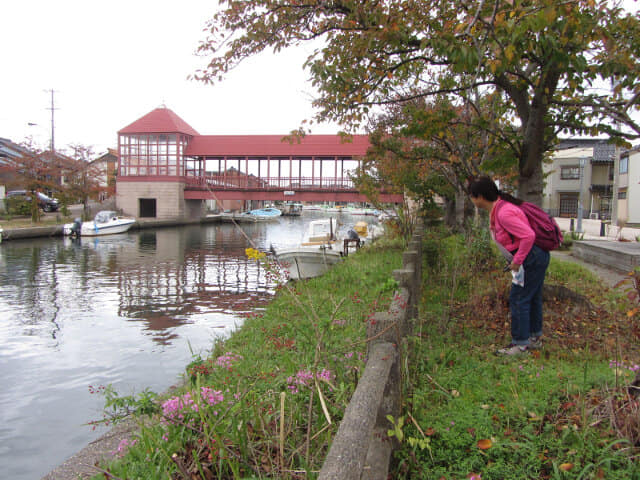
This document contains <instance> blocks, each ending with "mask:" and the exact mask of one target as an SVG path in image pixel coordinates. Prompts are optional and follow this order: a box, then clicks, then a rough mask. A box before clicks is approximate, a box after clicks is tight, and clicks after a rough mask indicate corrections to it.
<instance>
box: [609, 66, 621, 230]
mask: <svg viewBox="0 0 640 480" xmlns="http://www.w3.org/2000/svg"><path fill="white" fill-rule="evenodd" d="M617 86H618V81H617V80H616V78H615V77H614V78H613V79H611V90H612V92H611V93H613V95H616V99H617V94H616V87H617ZM614 126H615V129H616V130H617V131H620V128H621V126H620V120H617V119H616V121H615V122H614ZM615 148H616V149H615V154H614V156H613V192H612V193H611V205H610V206H609V208H610V209H611V225H612V226H614V227H617V226H618V182H619V181H620V180H619V176H618V172H619V170H620V147H619V146H618V145H617V144H616V147H615Z"/></svg>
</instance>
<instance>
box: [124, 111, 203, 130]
mask: <svg viewBox="0 0 640 480" xmlns="http://www.w3.org/2000/svg"><path fill="white" fill-rule="evenodd" d="M118 133H185V134H187V135H192V136H196V135H198V132H196V131H195V130H194V129H193V128H192V127H191V126H190V125H189V124H188V123H187V122H185V121H184V120H182V119H181V118H180V117H179V116H178V115H176V114H175V113H174V112H173V111H172V110H170V109H168V108H166V107H160V108H156V109H155V110H153V111H151V112H149V113H147V114H146V115H145V116H143V117H141V118H139V119H138V120H136V121H135V122H133V123H132V124H130V125H127V126H126V127H124V128H123V129H122V130H120V131H119V132H118Z"/></svg>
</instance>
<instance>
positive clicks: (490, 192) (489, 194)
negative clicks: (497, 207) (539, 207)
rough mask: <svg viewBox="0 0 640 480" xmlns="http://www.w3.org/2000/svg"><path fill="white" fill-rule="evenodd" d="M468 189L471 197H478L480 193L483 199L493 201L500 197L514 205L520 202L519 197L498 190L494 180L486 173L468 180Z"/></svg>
mask: <svg viewBox="0 0 640 480" xmlns="http://www.w3.org/2000/svg"><path fill="white" fill-rule="evenodd" d="M468 191H469V195H471V196H472V197H473V198H478V197H479V196H480V195H482V198H484V199H485V200H488V201H490V202H495V201H496V200H497V199H498V197H500V198H501V199H502V200H505V201H507V202H509V203H513V204H514V205H521V204H522V200H520V199H519V198H516V197H514V196H513V195H510V194H508V193H506V192H503V191H502V190H499V189H498V187H497V186H496V184H495V182H494V181H493V180H491V178H489V177H487V176H486V175H482V176H480V177H477V178H474V179H473V180H471V182H469V188H468Z"/></svg>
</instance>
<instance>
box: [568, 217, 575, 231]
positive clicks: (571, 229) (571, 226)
mask: <svg viewBox="0 0 640 480" xmlns="http://www.w3.org/2000/svg"><path fill="white" fill-rule="evenodd" d="M573 221H574V219H573V218H572V219H571V222H570V223H569V231H570V232H573V231H574V230H575V229H574V226H573Z"/></svg>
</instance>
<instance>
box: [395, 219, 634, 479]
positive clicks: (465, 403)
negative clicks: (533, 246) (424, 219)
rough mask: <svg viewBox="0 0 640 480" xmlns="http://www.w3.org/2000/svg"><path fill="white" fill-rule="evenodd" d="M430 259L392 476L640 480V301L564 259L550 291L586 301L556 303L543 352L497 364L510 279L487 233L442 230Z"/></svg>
mask: <svg viewBox="0 0 640 480" xmlns="http://www.w3.org/2000/svg"><path fill="white" fill-rule="evenodd" d="M424 253H425V263H426V265H425V270H424V289H423V290H424V298H423V303H422V309H421V318H420V320H419V322H418V323H417V325H416V331H415V332H416V335H415V336H414V337H413V338H412V339H411V348H410V349H409V350H410V352H411V356H410V359H409V362H408V365H409V367H408V369H407V371H406V376H407V379H408V380H407V381H408V390H407V391H408V393H407V395H406V399H405V409H404V413H403V416H402V418H401V419H400V422H402V423H403V424H404V427H403V431H402V435H401V437H402V439H403V441H402V443H401V445H400V449H399V450H398V451H397V452H396V456H395V459H396V460H395V463H394V471H393V472H392V474H391V477H393V478H434V479H466V478H474V479H483V480H487V479H569V478H571V479H573V478H576V479H578V478H584V479H586V478H595V479H598V478H616V479H640V467H639V465H638V456H639V454H640V448H639V446H640V407H639V404H638V399H637V398H635V399H634V398H632V397H631V396H630V395H629V394H628V393H627V388H626V387H627V385H629V383H630V382H631V381H632V380H633V378H634V376H635V374H636V370H637V368H638V367H637V364H638V363H640V351H639V348H638V345H639V343H640V342H639V340H640V319H639V318H638V314H637V310H634V308H635V306H636V305H635V304H634V303H633V301H635V300H633V301H632V300H630V299H629V298H627V296H626V295H624V294H623V293H624V292H621V291H614V290H609V289H606V288H604V287H603V285H602V284H601V283H600V282H599V280H598V279H597V278H596V277H595V276H594V275H592V274H591V273H590V272H588V271H587V270H585V269H584V268H582V267H580V266H578V265H575V264H571V263H568V262H562V261H556V260H555V259H552V263H551V265H550V268H549V272H548V276H547V283H549V284H552V283H553V284H556V285H561V286H565V287H569V288H571V289H572V290H573V291H574V292H575V293H577V294H578V295H576V296H575V297H574V298H575V299H570V300H567V299H563V300H554V299H551V300H549V301H546V302H545V325H544V327H545V332H546V333H545V335H546V338H545V340H546V343H545V347H544V349H543V350H542V351H540V352H535V353H534V354H532V355H528V356H520V357H508V358H504V357H497V356H495V355H494V353H493V352H494V351H495V350H496V349H497V348H498V347H500V346H502V345H503V344H506V343H509V340H510V338H509V336H510V335H509V320H508V319H509V311H508V305H507V298H508V289H509V277H508V275H506V274H504V273H503V272H502V268H501V262H499V261H498V260H497V257H496V255H495V252H494V250H493V249H492V248H491V245H490V243H489V241H488V238H487V237H486V234H485V233H483V232H480V231H476V232H472V235H470V236H468V237H466V238H465V237H463V236H451V235H448V234H447V233H446V232H443V231H441V232H433V231H432V232H431V233H430V236H429V237H428V238H427V239H426V240H425V244H424ZM582 299H586V300H585V301H581V300H582ZM587 300H588V301H587ZM627 312H632V315H628V314H627ZM394 436H396V437H397V435H395V434H394Z"/></svg>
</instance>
